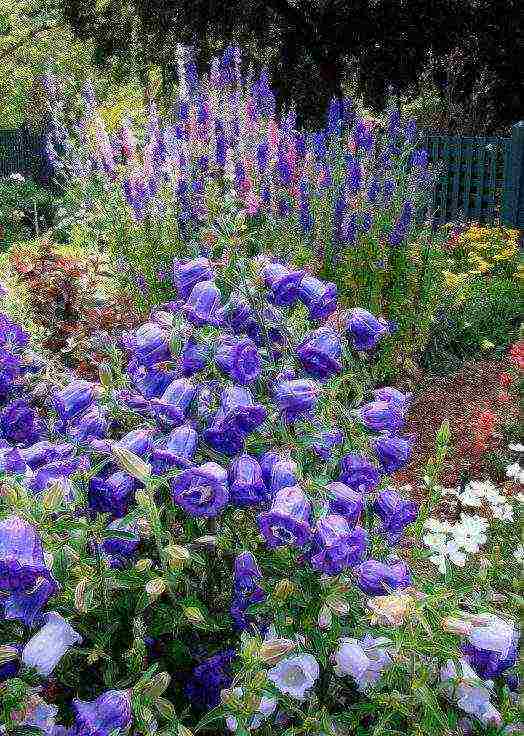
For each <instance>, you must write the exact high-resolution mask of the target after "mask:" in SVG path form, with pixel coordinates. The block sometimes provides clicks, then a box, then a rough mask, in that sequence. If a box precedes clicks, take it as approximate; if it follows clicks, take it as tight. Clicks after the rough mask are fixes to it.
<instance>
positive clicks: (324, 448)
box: [311, 429, 344, 460]
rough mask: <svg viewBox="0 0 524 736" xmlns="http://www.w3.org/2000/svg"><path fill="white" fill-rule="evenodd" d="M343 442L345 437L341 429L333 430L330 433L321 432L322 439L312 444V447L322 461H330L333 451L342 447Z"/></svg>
mask: <svg viewBox="0 0 524 736" xmlns="http://www.w3.org/2000/svg"><path fill="white" fill-rule="evenodd" d="M343 441H344V435H343V434H342V432H341V431H340V430H339V429H333V430H330V431H328V432H321V433H320V439H319V440H315V441H314V442H312V443H311V447H312V449H313V451H314V452H315V453H316V454H317V455H318V456H319V457H320V458H322V460H330V459H331V451H332V450H333V449H334V448H335V447H337V446H338V445H341V444H342V442H343Z"/></svg>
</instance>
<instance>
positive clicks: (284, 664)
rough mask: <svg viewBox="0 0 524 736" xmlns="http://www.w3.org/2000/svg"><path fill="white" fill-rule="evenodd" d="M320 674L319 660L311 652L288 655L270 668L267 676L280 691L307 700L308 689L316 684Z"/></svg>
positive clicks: (297, 698) (296, 698)
mask: <svg viewBox="0 0 524 736" xmlns="http://www.w3.org/2000/svg"><path fill="white" fill-rule="evenodd" d="M319 674H320V668H319V666H318V662H317V660H316V659H315V657H313V655H311V654H299V655H297V656H296V657H288V658H287V659H283V660H282V661H281V662H279V663H278V664H277V665H276V666H275V667H271V669H269V670H268V672H267V676H268V678H269V679H270V680H271V682H272V683H273V684H274V685H275V686H276V687H277V688H278V689H279V690H280V692H282V693H285V694H286V695H289V696H290V697H291V698H294V699H295V700H305V699H306V697H307V696H308V695H309V693H308V690H311V688H312V687H313V686H314V685H315V682H316V681H317V680H318V677H319Z"/></svg>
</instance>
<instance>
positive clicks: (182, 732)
mask: <svg viewBox="0 0 524 736" xmlns="http://www.w3.org/2000/svg"><path fill="white" fill-rule="evenodd" d="M178 736H194V734H193V731H190V730H189V728H186V727H185V726H182V724H181V723H179V724H178Z"/></svg>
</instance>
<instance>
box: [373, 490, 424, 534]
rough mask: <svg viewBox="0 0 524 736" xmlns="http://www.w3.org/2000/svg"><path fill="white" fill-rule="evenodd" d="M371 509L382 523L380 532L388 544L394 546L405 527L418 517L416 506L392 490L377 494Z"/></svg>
mask: <svg viewBox="0 0 524 736" xmlns="http://www.w3.org/2000/svg"><path fill="white" fill-rule="evenodd" d="M373 509H374V511H375V513H376V514H377V516H378V517H379V518H380V520H381V521H382V528H381V531H383V532H384V533H385V534H386V536H387V539H388V542H389V544H396V543H397V542H398V541H399V539H400V537H401V536H402V533H403V531H404V529H405V528H406V527H407V525H408V524H411V522H412V521H415V519H416V518H417V516H418V506H417V504H416V503H414V502H413V501H407V500H406V499H404V498H401V497H400V496H399V494H398V493H396V491H393V490H386V491H382V492H381V493H379V495H378V496H377V498H376V500H375V503H374V504H373Z"/></svg>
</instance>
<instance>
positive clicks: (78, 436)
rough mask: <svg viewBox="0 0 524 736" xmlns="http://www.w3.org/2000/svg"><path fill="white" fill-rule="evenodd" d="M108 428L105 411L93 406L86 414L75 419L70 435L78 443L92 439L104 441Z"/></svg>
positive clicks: (69, 431) (70, 428)
mask: <svg viewBox="0 0 524 736" xmlns="http://www.w3.org/2000/svg"><path fill="white" fill-rule="evenodd" d="M108 428H109V423H108V421H107V418H106V415H105V410H104V409H103V408H102V407H99V406H96V405H94V404H93V405H91V406H90V407H89V409H88V410H87V411H86V412H84V414H81V415H80V416H78V417H75V419H74V423H73V425H72V426H70V427H69V430H68V434H69V435H70V436H71V437H72V438H73V439H74V440H76V441H77V442H86V441H88V440H91V439H102V438H103V437H105V436H106V434H107V430H108Z"/></svg>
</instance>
